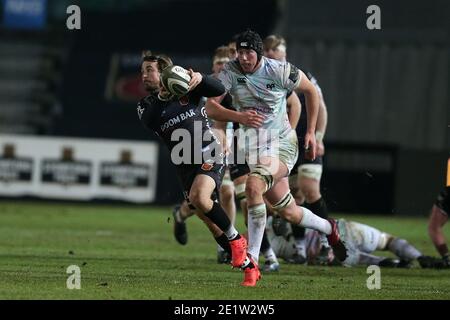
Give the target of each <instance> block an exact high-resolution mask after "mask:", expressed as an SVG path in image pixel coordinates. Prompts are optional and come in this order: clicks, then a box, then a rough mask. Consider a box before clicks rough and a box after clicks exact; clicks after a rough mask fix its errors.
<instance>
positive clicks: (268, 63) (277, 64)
mask: <svg viewBox="0 0 450 320" xmlns="http://www.w3.org/2000/svg"><path fill="white" fill-rule="evenodd" d="M262 59H263V61H262V63H263V66H264V70H265V71H266V72H267V73H274V74H283V72H284V70H285V69H286V67H287V66H288V62H286V61H280V60H275V59H270V58H267V57H262Z"/></svg>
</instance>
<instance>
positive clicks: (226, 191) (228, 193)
mask: <svg viewBox="0 0 450 320" xmlns="http://www.w3.org/2000/svg"><path fill="white" fill-rule="evenodd" d="M220 199H221V201H223V202H229V201H233V199H234V190H233V188H231V187H229V186H222V187H221V188H220Z"/></svg>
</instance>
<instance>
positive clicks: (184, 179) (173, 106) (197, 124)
mask: <svg viewBox="0 0 450 320" xmlns="http://www.w3.org/2000/svg"><path fill="white" fill-rule="evenodd" d="M170 65H172V63H171V61H170V59H169V58H168V57H166V56H155V55H151V54H150V53H146V54H144V55H143V58H142V67H141V73H142V82H143V84H144V87H145V89H146V90H147V91H148V92H149V93H150V94H149V95H148V96H147V97H145V98H143V99H142V100H141V101H139V103H138V107H137V113H138V116H139V119H140V121H141V122H142V124H143V125H144V126H145V127H146V128H148V129H149V130H151V131H153V132H154V133H156V134H157V135H158V136H159V137H160V138H161V140H162V141H163V142H164V144H165V145H166V146H167V147H168V149H169V150H170V152H171V160H172V162H173V163H174V164H175V167H176V170H177V174H178V176H179V178H180V180H181V183H182V186H183V194H184V196H185V198H186V200H187V201H188V203H189V205H190V207H191V209H193V210H194V209H195V210H196V214H197V215H198V216H199V217H200V218H201V219H202V220H203V221H204V222H205V223H206V224H207V226H208V227H209V228H210V230H211V231H212V232H213V235H216V234H218V233H219V232H218V231H217V230H216V229H217V227H218V228H219V229H220V230H221V231H222V232H223V233H222V239H217V238H216V241H218V242H219V243H221V244H222V245H223V246H224V247H227V246H228V245H229V248H228V250H230V251H231V253H232V265H233V266H234V267H240V266H241V265H242V264H243V262H244V260H245V258H246V256H247V251H246V247H247V243H246V240H245V239H244V237H241V236H240V235H239V233H238V231H237V230H236V229H235V228H234V226H233V225H232V224H231V222H230V220H229V219H228V217H227V215H226V214H225V212H224V210H223V209H222V207H221V206H220V205H219V203H218V202H217V190H218V188H219V187H220V183H221V178H222V174H223V166H224V164H223V161H222V160H223V154H221V153H222V151H221V148H220V147H221V146H220V143H219V142H218V140H217V138H216V136H215V135H214V133H213V131H212V130H211V129H210V127H209V123H208V119H207V117H206V112H205V110H204V107H202V106H200V105H199V103H200V100H201V98H202V97H212V96H217V95H222V94H223V93H224V91H225V90H224V87H223V86H222V84H221V83H220V82H219V81H217V80H215V79H213V78H212V77H209V76H205V75H201V74H200V73H198V72H194V71H192V70H189V73H190V76H191V82H190V88H189V92H188V93H187V94H186V95H184V96H182V97H174V96H172V95H171V94H170V93H169V92H168V91H167V90H165V88H164V87H163V86H162V84H161V81H160V74H161V72H162V70H163V69H164V68H166V67H168V66H170ZM186 134H187V136H186ZM180 140H182V142H179V141H180ZM180 151H181V153H182V156H181V155H180ZM214 230H215V231H214ZM223 240H225V241H223Z"/></svg>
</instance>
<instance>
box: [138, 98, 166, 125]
mask: <svg viewBox="0 0 450 320" xmlns="http://www.w3.org/2000/svg"><path fill="white" fill-rule="evenodd" d="M159 101H160V100H159V99H158V97H157V96H156V95H154V94H150V95H148V96H146V97H144V98H142V99H141V100H139V102H138V103H137V113H138V116H139V118H140V119H142V116H143V114H144V113H148V112H149V110H152V112H153V110H155V108H156V107H157V105H158V103H159Z"/></svg>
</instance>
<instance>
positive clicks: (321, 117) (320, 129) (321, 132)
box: [316, 91, 328, 156]
mask: <svg viewBox="0 0 450 320" xmlns="http://www.w3.org/2000/svg"><path fill="white" fill-rule="evenodd" d="M318 92H319V97H320V105H319V114H318V115H317V125H316V143H317V156H323V155H324V154H325V147H324V144H323V138H324V136H325V132H326V130H327V124H328V110H327V105H326V104H325V100H324V99H323V95H322V93H321V92H320V91H318Z"/></svg>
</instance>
